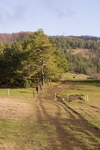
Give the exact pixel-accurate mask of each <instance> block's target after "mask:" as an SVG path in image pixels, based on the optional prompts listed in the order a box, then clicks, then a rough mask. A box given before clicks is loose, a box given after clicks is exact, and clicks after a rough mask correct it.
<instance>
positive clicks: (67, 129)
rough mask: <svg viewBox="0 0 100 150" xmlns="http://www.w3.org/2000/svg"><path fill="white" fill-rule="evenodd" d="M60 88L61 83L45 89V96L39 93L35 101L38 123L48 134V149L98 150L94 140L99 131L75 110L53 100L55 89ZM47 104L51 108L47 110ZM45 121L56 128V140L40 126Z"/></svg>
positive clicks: (44, 129) (98, 144)
mask: <svg viewBox="0 0 100 150" xmlns="http://www.w3.org/2000/svg"><path fill="white" fill-rule="evenodd" d="M61 89H62V87H61V85H60V87H58V86H54V87H53V88H51V89H50V88H49V89H47V90H46V96H45V97H43V95H41V94H40V95H39V96H38V98H37V99H38V100H37V101H36V103H35V107H36V112H37V113H36V115H37V119H38V123H39V125H40V127H41V129H42V130H43V131H44V132H45V133H46V134H47V135H48V139H47V140H48V141H49V144H50V145H49V147H50V148H49V147H48V149H52V150H57V149H60V150H74V149H75V148H76V149H77V150H78V149H79V150H92V149H95V150H100V143H98V142H96V141H95V140H96V139H99V138H100V131H99V130H97V129H96V128H93V127H91V126H88V124H87V122H86V120H85V119H84V118H83V117H82V116H81V115H80V114H78V113H77V112H76V111H75V110H73V109H72V108H70V107H69V106H67V105H65V104H63V103H60V102H57V101H55V100H54V92H55V90H56V91H59V90H61ZM45 103H46V104H45ZM49 105H51V110H48V106H49ZM52 107H55V109H52ZM52 111H53V115H52ZM63 114H64V117H63ZM47 121H48V122H49V123H50V125H51V126H55V128H56V134H57V138H56V140H55V137H53V133H52V132H50V131H49V130H48V129H47V128H44V127H43V126H42V124H44V123H45V122H47ZM72 131H73V132H72ZM54 141H55V142H54ZM87 141H88V143H90V146H89V145H88V144H87ZM57 143H60V144H57Z"/></svg>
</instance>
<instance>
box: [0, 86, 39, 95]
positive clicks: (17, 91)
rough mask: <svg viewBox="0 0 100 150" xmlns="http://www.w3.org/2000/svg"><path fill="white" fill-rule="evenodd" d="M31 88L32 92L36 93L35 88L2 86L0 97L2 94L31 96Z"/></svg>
mask: <svg viewBox="0 0 100 150" xmlns="http://www.w3.org/2000/svg"><path fill="white" fill-rule="evenodd" d="M33 90H34V94H35V95H37V93H36V90H35V88H9V89H7V88H3V89H0V97H2V96H10V97H13V96H14V97H15V96H16V97H19V96H22V97H23V96H33ZM8 93H9V94H8Z"/></svg>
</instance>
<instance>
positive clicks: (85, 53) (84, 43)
mask: <svg viewBox="0 0 100 150" xmlns="http://www.w3.org/2000/svg"><path fill="white" fill-rule="evenodd" d="M52 40H53V41H54V43H55V44H56V45H57V46H58V49H59V52H60V54H61V55H62V56H63V57H64V58H66V60H68V63H69V67H70V71H75V72H78V73H83V74H88V75H93V74H95V73H100V42H99V41H92V40H84V39H79V38H72V37H64V36H53V37H52Z"/></svg>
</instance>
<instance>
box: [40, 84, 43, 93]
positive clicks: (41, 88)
mask: <svg viewBox="0 0 100 150" xmlns="http://www.w3.org/2000/svg"><path fill="white" fill-rule="evenodd" d="M40 90H41V93H43V85H41V86H40Z"/></svg>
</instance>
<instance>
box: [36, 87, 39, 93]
mask: <svg viewBox="0 0 100 150" xmlns="http://www.w3.org/2000/svg"><path fill="white" fill-rule="evenodd" d="M39 88H40V87H39V85H37V86H36V91H37V93H38V92H39Z"/></svg>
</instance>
